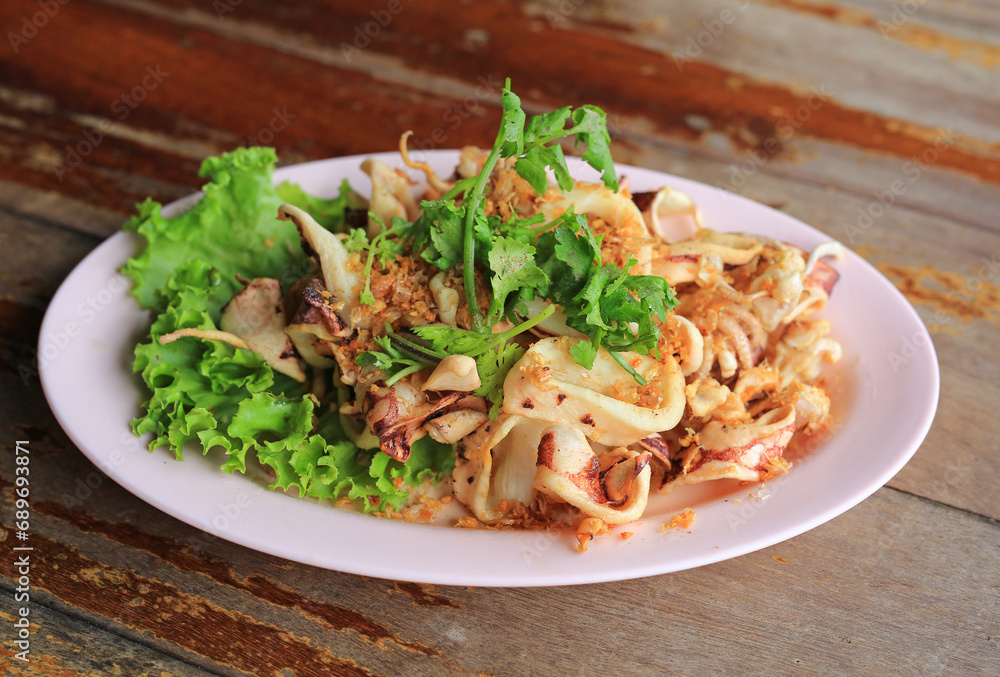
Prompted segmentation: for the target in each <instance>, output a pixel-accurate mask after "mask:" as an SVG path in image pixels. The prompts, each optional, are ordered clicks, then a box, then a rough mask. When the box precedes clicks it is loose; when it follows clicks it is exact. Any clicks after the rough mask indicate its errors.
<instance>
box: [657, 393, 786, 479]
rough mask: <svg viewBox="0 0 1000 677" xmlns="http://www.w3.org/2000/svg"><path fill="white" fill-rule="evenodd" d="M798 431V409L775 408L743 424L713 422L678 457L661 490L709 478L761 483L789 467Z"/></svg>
mask: <svg viewBox="0 0 1000 677" xmlns="http://www.w3.org/2000/svg"><path fill="white" fill-rule="evenodd" d="M794 433H795V408H794V407H792V406H791V405H786V406H783V407H779V408H777V409H772V410H770V411H768V412H766V413H764V414H762V415H761V416H760V417H759V418H757V420H755V421H752V422H750V423H745V424H743V425H736V426H732V425H727V424H725V423H723V422H721V421H711V422H709V423H708V424H707V425H705V427H704V428H702V429H701V431H700V432H699V433H698V438H697V443H695V444H692V445H691V446H689V447H688V448H687V449H684V450H682V451H681V453H680V454H679V455H678V456H677V457H676V458H675V459H674V461H673V463H672V464H671V468H670V470H669V471H668V472H667V476H666V481H665V482H664V484H663V486H661V487H660V492H661V493H667V492H669V491H672V490H673V489H675V488H676V487H679V486H683V485H686V484H697V483H699V482H705V481H707V480H717V479H724V478H729V479H737V480H743V481H747V482H758V481H761V480H764V479H767V478H768V477H769V476H771V475H774V474H780V473H781V472H784V471H785V470H787V469H788V467H789V463H788V462H787V461H785V460H784V459H783V458H781V455H782V454H783V453H784V451H785V448H786V447H787V446H788V443H789V442H790V441H791V439H792V435H793V434H794Z"/></svg>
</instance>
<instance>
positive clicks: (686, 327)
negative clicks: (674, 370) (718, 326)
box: [661, 313, 705, 376]
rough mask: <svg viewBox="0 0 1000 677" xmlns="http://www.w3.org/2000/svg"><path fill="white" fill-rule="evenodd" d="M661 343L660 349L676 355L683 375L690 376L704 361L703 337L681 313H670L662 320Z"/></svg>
mask: <svg viewBox="0 0 1000 677" xmlns="http://www.w3.org/2000/svg"><path fill="white" fill-rule="evenodd" d="M662 338H663V344H661V349H664V352H667V353H669V354H672V355H676V356H677V358H678V360H679V362H680V367H681V373H682V374H684V376H690V375H691V374H693V373H695V372H696V371H698V370H699V369H701V365H702V363H703V362H704V361H705V337H704V336H702V335H701V330H700V329H698V327H696V326H695V325H694V323H693V322H691V320H689V319H687V318H686V317H684V316H683V315H678V314H677V313H671V314H669V315H667V318H666V320H664V322H663V331H662Z"/></svg>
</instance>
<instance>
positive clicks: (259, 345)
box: [219, 278, 306, 383]
mask: <svg viewBox="0 0 1000 677" xmlns="http://www.w3.org/2000/svg"><path fill="white" fill-rule="evenodd" d="M219 328H220V329H222V331H225V332H229V333H231V334H235V335H236V336H239V337H240V338H241V339H243V340H244V341H245V342H246V344H247V347H248V348H249V349H250V350H252V351H254V352H255V353H257V354H258V355H260V356H261V357H263V358H264V360H265V361H266V362H267V363H268V364H269V365H271V367H272V368H273V369H274V370H275V371H277V372H281V373H282V374H286V375H288V376H291V377H292V378H294V379H295V380H296V381H299V382H300V383H305V380H306V373H305V371H304V370H303V369H302V361H301V360H300V359H299V356H298V354H297V352H296V350H295V345H294V344H293V343H292V340H291V339H290V338H289V337H288V334H286V333H285V295H284V294H283V293H282V291H281V283H280V282H278V281H277V280H274V279H271V278H257V279H254V280H251V281H250V283H249V284H247V286H246V287H244V288H243V289H242V290H241V291H239V292H237V293H236V295H235V296H233V298H232V299H230V301H229V303H227V304H226V305H225V307H224V308H223V309H222V320H221V322H220V324H219Z"/></svg>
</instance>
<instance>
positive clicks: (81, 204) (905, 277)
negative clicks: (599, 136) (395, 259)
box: [0, 0, 1000, 675]
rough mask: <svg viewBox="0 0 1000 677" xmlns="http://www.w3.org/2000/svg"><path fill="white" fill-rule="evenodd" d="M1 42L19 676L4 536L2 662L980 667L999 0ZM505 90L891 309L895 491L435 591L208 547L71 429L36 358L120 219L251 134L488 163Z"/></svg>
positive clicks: (304, 14) (513, 9)
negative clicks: (825, 256)
mask: <svg viewBox="0 0 1000 677" xmlns="http://www.w3.org/2000/svg"><path fill="white" fill-rule="evenodd" d="M0 26H2V27H3V35H5V36H6V37H5V38H4V40H3V43H4V44H3V45H2V46H0V263H2V267H0V280H2V293H0V322H2V327H3V329H2V336H0V356H2V362H0V383H2V386H0V430H2V435H0V444H2V446H3V449H4V451H5V453H4V454H3V456H2V459H0V487H2V490H3V498H4V507H3V523H4V525H5V526H9V525H11V524H12V522H13V516H14V511H15V506H14V501H15V498H16V497H15V495H14V488H15V487H14V481H15V454H14V451H15V449H14V444H15V440H30V442H31V454H32V465H31V477H32V482H33V483H32V493H31V510H32V522H31V525H32V527H31V529H32V531H31V536H30V538H31V544H32V546H33V547H34V548H35V549H34V551H33V556H32V568H31V586H32V598H31V605H32V606H31V611H30V620H31V623H32V626H31V633H32V634H31V641H32V643H31V654H30V657H31V662H30V663H29V664H25V663H23V662H21V661H18V660H14V659H13V655H14V653H15V651H16V650H17V648H16V646H15V645H14V643H13V640H14V638H15V634H16V628H15V627H14V622H15V620H16V618H17V613H18V612H17V609H18V608H19V606H20V605H19V604H18V603H16V602H15V601H14V595H15V593H16V587H17V586H18V582H17V579H18V574H17V572H16V571H15V567H14V566H13V564H14V562H15V559H16V558H15V551H14V550H13V548H14V547H16V545H17V542H16V541H15V540H14V538H13V537H12V532H11V531H5V536H4V538H3V540H2V541H0V560H2V565H0V572H2V576H0V587H2V589H3V590H2V600H3V602H2V605H0V611H2V613H0V617H2V619H3V620H2V622H0V626H2V627H3V630H0V637H2V638H3V644H2V649H0V652H2V658H0V663H4V665H0V674H2V675H6V674H9V675H57V674H58V675H66V674H74V675H76V674H78V675H139V674H142V675H202V674H219V675H243V674H256V675H293V674H294V675H372V674H378V675H381V674H392V675H452V674H456V675H457V674H480V673H482V674H489V675H529V674H531V675H535V674H559V675H576V674H581V675H582V674H614V675H617V674H659V673H667V672H669V673H673V672H678V673H683V674H697V675H701V674H709V673H712V674H715V673H720V674H724V673H743V672H766V673H777V674H836V673H845V672H846V673H853V674H973V673H983V674H998V673H1000V651H998V642H1000V627H998V617H1000V603H998V586H1000V565H998V561H1000V560H998V555H1000V548H998V545H1000V526H998V524H997V521H996V520H997V519H1000V491H998V482H997V477H998V471H1000V416H998V415H997V412H996V409H997V405H998V404H1000V369H998V361H997V359H996V353H995V342H996V338H997V335H998V326H997V325H998V323H1000V293H998V287H997V276H998V273H1000V267H998V261H997V256H998V253H1000V225H998V224H1000V222H998V219H997V215H998V213H1000V114H998V110H1000V38H998V35H1000V11H998V9H997V5H996V3H995V2H991V1H990V0H966V1H964V2H958V1H954V0H942V1H940V2H925V1H924V0H909V1H908V2H899V3H896V4H895V5H892V4H890V3H886V2H871V1H865V0H847V1H841V2H813V1H812V0H764V1H758V2H752V3H751V2H743V1H739V2H723V1H720V0H706V1H703V2H652V1H650V2H640V1H638V0H632V1H629V2H620V3H615V2H598V1H596V0H594V1H588V0H560V1H555V0H553V1H551V2H512V1H503V0H480V1H479V2H475V3H473V2H471V1H465V2H443V1H436V0H422V1H420V2H411V1H410V0H385V1H375V2H362V1H361V0H354V1H341V2H321V1H319V0H306V1H302V2H298V3H294V4H290V3H275V2H267V1H266V0H242V1H241V0H216V1H215V2H212V3H210V2H208V1H207V0H204V1H203V2H193V1H192V0H102V1H90V0H72V2H65V1H64V0H43V1H41V2H38V1H36V0H5V1H4V2H3V3H0ZM505 77H511V78H513V81H514V83H515V87H516V91H518V92H519V93H521V95H522V97H523V98H524V101H525V105H526V106H527V107H528V108H529V109H530V110H531V111H536V112H537V111H540V110H544V109H548V108H551V107H554V106H557V105H563V104H565V103H573V104H580V103H594V104H597V105H599V106H601V107H603V108H604V109H605V110H606V111H608V114H609V119H610V122H611V130H612V134H613V137H614V148H613V150H614V154H615V156H616V159H617V160H618V161H620V162H627V163H632V164H636V165H641V166H644V167H650V168H654V169H659V170H664V171H668V172H672V173H676V174H681V175H685V176H689V177H691V178H693V179H697V180H701V181H704V182H706V183H710V184H715V185H720V186H722V187H725V188H727V189H729V190H733V191H735V192H738V193H740V194H743V195H746V196H749V197H751V198H753V199H755V200H758V201H761V202H764V203H766V204H769V205H771V206H773V207H775V208H777V209H780V210H782V211H784V212H787V213H788V214H791V215H793V216H795V217H798V218H800V219H802V220H803V221H806V222H808V223H811V224H814V225H816V226H817V227H819V228H821V229H823V230H824V231H826V232H827V233H829V234H830V235H831V236H833V237H835V238H838V239H840V240H841V241H843V242H844V243H845V244H847V245H849V246H851V247H853V248H854V249H855V250H856V251H858V252H859V253H861V254H862V255H863V256H865V257H866V258H867V259H868V260H870V261H871V262H873V263H875V264H876V265H878V266H880V267H881V268H882V270H883V271H884V272H886V273H887V275H889V277H890V278H891V279H893V280H894V281H895V282H896V283H897V284H898V285H899V286H900V287H901V288H902V289H903V290H904V291H905V292H906V294H907V295H908V296H909V298H910V299H911V300H912V301H913V303H914V304H915V305H916V308H917V310H918V311H919V312H920V314H921V316H922V317H923V318H924V320H925V321H926V322H927V324H928V326H929V328H930V330H931V332H932V336H933V338H934V341H935V344H936V347H937V351H938V355H939V358H940V363H941V370H942V391H941V404H940V408H939V411H938V415H937V419H936V421H935V423H934V426H933V428H932V429H931V432H930V434H929V436H928V437H927V440H926V442H925V443H924V444H923V446H922V447H921V448H920V450H919V451H918V452H917V454H916V456H915V457H914V458H913V460H912V461H911V462H910V463H909V465H907V466H906V467H905V468H904V469H903V471H902V472H900V473H899V475H898V476H897V477H895V478H894V479H893V480H892V481H891V482H890V483H889V484H888V486H886V487H885V488H883V489H881V490H879V491H878V492H876V494H875V495H874V496H872V497H871V498H869V499H868V500H866V501H864V502H863V503H862V504H860V505H859V506H857V507H856V508H854V509H852V510H850V511H849V512H848V513H846V514H845V515H843V516H841V517H839V518H837V519H835V520H833V521H832V522H829V523H828V524H825V525H823V526H821V527H819V528H817V529H814V530H813V531H810V532H808V533H806V534H804V535H802V536H799V537H797V538H794V539H792V540H789V541H786V542H784V543H781V544H779V545H775V546H773V547H771V548H768V549H766V550H763V551H760V552H757V553H754V554H750V555H746V556H744V557H740V558H738V559H734V560H730V561H726V562H722V563H719V564H715V565H712V566H707V567H703V568H700V569H696V570H691V571H685V572H681V573H676V574H670V575H664V576H657V577H653V578H647V579H641V580H635V581H626V582H620V583H607V584H601V585H590V586H582V587H566V588H540V589H470V588H445V587H438V588H431V587H429V586H424V585H416V584H409V583H394V582H392V581H385V580H377V579H369V578H364V577H359V576H353V575H348V574H340V573H336V572H331V571H325V570H320V569H315V568H312V567H309V566H305V565H300V564H295V563H291V562H288V561H284V560H282V559H280V558H276V557H272V556H268V555H263V554H260V553H258V552H254V551H251V550H247V549H245V548H242V547H239V546H236V545H232V544H229V543H227V542H225V541H222V540H218V539H215V538H213V537H210V536H208V535H206V534H205V533H202V532H200V531H199V530H197V529H195V528H193V527H191V526H188V525H186V524H183V523H181V522H178V521H176V520H174V519H173V518H171V517H168V516H167V515H165V514H163V513H161V512H159V511H157V510H155V509H154V508H152V507H150V506H148V505H146V504H144V503H143V502H142V501H140V500H139V499H137V498H135V497H134V496H132V495H131V494H129V493H128V492H126V491H125V490H123V489H122V488H120V487H119V486H117V485H116V484H115V483H114V482H112V481H110V480H108V479H107V478H105V477H103V476H102V475H101V474H100V473H98V472H97V471H96V468H95V467H94V466H93V465H91V463H90V462H89V461H88V460H87V459H86V458H85V457H84V456H83V455H82V454H81V453H80V452H79V451H78V450H77V449H76V448H75V447H74V446H73V444H72V443H71V442H70V441H69V440H68V439H67V437H66V436H65V435H64V434H63V432H62V431H61V430H60V428H59V426H58V425H57V424H56V422H55V420H54V418H53V416H52V414H51V412H50V410H49V408H48V406H47V404H46V401H45V399H44V397H43V395H42V391H41V388H40V386H39V382H38V379H37V378H36V377H35V376H34V375H33V374H32V372H31V369H32V367H31V365H32V360H33V358H34V356H35V355H34V347H35V343H36V339H37V336H38V329H39V323H40V321H41V318H42V314H43V312H44V310H45V308H46V305H47V303H48V301H49V299H50V298H51V296H52V294H53V293H54V292H55V290H56V288H57V287H58V286H59V284H60V282H61V281H62V280H63V278H64V277H65V276H66V275H67V273H69V271H70V270H71V269H72V268H73V266H74V265H76V263H77V262H78V261H80V259H81V258H83V257H84V256H85V255H86V254H87V253H88V252H89V251H90V250H92V249H93V248H94V247H95V246H97V245H98V244H99V243H100V242H101V241H102V240H103V239H104V238H106V237H107V236H109V235H111V234H112V233H114V232H115V231H117V230H118V229H119V227H120V226H121V223H122V221H123V219H124V218H125V217H126V215H128V214H129V213H130V210H131V208H132V205H133V204H134V203H135V202H137V201H139V200H141V199H142V198H144V197H146V196H147V195H153V196H154V197H155V198H156V199H159V200H161V201H169V200H172V199H175V198H177V197H180V196H182V195H185V194H187V193H189V192H191V191H192V190H193V189H195V188H197V187H198V185H199V183H200V182H199V179H198V178H197V169H198V166H199V163H200V161H201V160H202V158H204V157H205V156H207V155H212V154H217V153H219V152H221V151H224V150H228V149H231V148H234V147H236V146H238V145H240V144H244V143H248V142H249V143H255V142H257V143H267V144H271V145H274V146H275V147H276V148H277V149H278V153H279V156H280V157H281V158H282V161H283V162H284V163H295V162H300V161H304V160H311V159H316V158H326V157H332V156H339V155H347V154H355V153H365V152H372V151H383V150H391V149H393V148H394V147H395V145H396V142H397V139H398V136H399V133H400V131H401V130H405V129H414V130H416V134H417V137H416V138H418V139H422V140H423V142H424V144H425V145H426V146H428V147H429V146H436V147H458V146H461V145H463V144H467V143H478V144H487V143H489V142H490V141H491V140H492V138H493V134H494V133H495V132H494V130H495V128H496V127H495V126H496V124H497V120H498V85H499V83H500V82H501V81H502V79H503V78H505ZM95 130H96V131H95ZM68 149H70V150H68ZM81 387H86V384H81ZM892 424H893V418H892V413H891V412H887V415H886V425H892ZM8 661H10V662H9V663H8Z"/></svg>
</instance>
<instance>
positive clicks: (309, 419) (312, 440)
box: [122, 148, 454, 510]
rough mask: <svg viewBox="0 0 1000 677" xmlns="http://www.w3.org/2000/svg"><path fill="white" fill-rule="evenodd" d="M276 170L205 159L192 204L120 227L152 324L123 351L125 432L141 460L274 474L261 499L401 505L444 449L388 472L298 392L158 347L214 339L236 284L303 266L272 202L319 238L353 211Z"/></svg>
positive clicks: (262, 152) (216, 355)
mask: <svg viewBox="0 0 1000 677" xmlns="http://www.w3.org/2000/svg"><path fill="white" fill-rule="evenodd" d="M276 161H277V157H276V155H275V152H274V150H273V149H271V148H241V149H239V150H236V151H233V152H231V153H226V154H224V155H222V156H221V157H214V158H209V159H207V160H205V162H204V163H203V164H202V167H201V172H200V175H201V176H202V177H204V178H206V179H208V183H207V184H206V185H205V187H204V196H203V197H202V199H201V200H200V201H199V202H198V203H197V204H196V205H195V206H193V207H192V208H191V209H189V210H188V211H186V212H184V213H182V214H180V215H178V216H174V217H165V216H163V214H162V211H161V205H160V204H159V203H157V202H154V201H153V200H146V201H145V202H143V203H142V204H140V205H139V206H138V213H137V214H136V215H135V216H134V217H132V218H131V219H130V220H129V221H128V222H127V223H126V224H125V227H124V229H125V230H126V231H131V232H135V233H137V234H139V235H140V236H141V237H142V239H143V240H144V244H143V246H142V247H141V250H140V251H139V253H138V254H137V255H136V256H135V257H133V258H131V259H129V260H128V261H127V262H126V264H125V265H124V267H123V268H122V272H123V273H124V274H125V275H126V276H128V277H129V278H130V279H131V280H132V283H133V286H132V294H133V296H135V298H136V300H137V301H138V302H139V304H140V305H141V306H142V307H143V308H144V309H147V310H149V311H150V312H151V314H152V316H153V321H152V324H151V327H150V333H149V337H148V340H146V341H143V342H141V343H140V344H139V345H138V346H136V349H135V361H134V364H133V370H134V371H135V372H136V373H138V374H140V375H141V377H142V379H143V381H144V382H145V384H146V386H147V388H148V389H149V393H150V394H149V398H148V399H147V400H146V401H145V402H144V403H143V405H142V413H141V414H140V415H139V416H138V417H137V418H136V419H135V420H133V421H132V430H133V432H135V434H137V435H141V434H143V433H150V434H151V435H152V441H151V442H150V445H149V448H150V451H153V450H155V449H157V448H160V447H167V448H169V449H170V450H171V451H172V452H173V453H174V455H175V456H176V457H177V459H181V458H182V454H183V450H184V449H185V447H187V448H188V449H191V448H194V449H198V450H200V451H201V452H203V453H207V452H208V451H209V450H210V449H213V448H221V449H222V450H223V451H224V452H225V455H226V460H225V462H224V463H223V465H222V469H223V470H224V471H226V472H230V473H232V472H240V473H244V472H246V471H247V467H248V464H249V463H250V462H251V461H252V460H254V459H256V461H257V462H259V463H260V464H261V465H262V466H264V467H265V468H267V469H270V471H271V472H272V473H273V474H274V477H275V479H274V482H273V484H272V485H271V486H272V488H278V489H284V490H289V489H293V488H294V489H295V490H297V491H298V492H299V494H300V495H303V496H311V497H315V498H320V499H335V498H338V497H341V496H346V497H348V498H350V499H355V500H357V501H359V502H361V503H363V505H364V507H365V509H366V510H376V509H382V508H384V507H385V506H386V505H392V506H398V505H400V504H402V503H403V502H404V501H405V500H406V499H407V498H408V492H407V490H406V485H408V486H411V487H413V486H417V485H419V484H420V483H421V482H422V481H424V480H428V479H429V480H436V479H437V478H438V477H440V476H441V475H443V474H446V473H450V472H451V469H452V467H453V465H454V452H453V449H452V447H450V446H448V445H442V444H439V443H437V442H435V441H433V440H432V439H430V438H429V437H426V438H424V439H421V440H419V441H418V442H416V443H415V444H414V446H413V451H412V455H411V457H410V458H409V460H408V461H407V462H406V463H405V464H403V463H399V462H397V461H394V460H392V459H390V458H389V457H388V456H386V455H385V454H384V453H382V452H378V451H375V450H365V449H360V448H359V447H357V446H356V445H355V444H354V443H353V442H351V441H350V439H349V438H348V436H347V435H346V434H345V433H344V431H343V429H342V428H341V426H340V422H339V416H338V415H337V413H336V408H335V407H334V408H333V409H332V411H331V410H329V407H327V408H326V409H327V410H325V411H321V410H320V409H321V408H320V407H319V406H318V404H317V402H316V401H315V400H314V399H313V398H311V397H310V396H309V395H308V394H305V393H303V391H302V389H301V386H300V385H299V384H298V383H297V382H295V381H294V380H292V379H290V378H289V377H287V376H285V375H283V374H280V373H276V372H275V371H274V370H273V369H272V368H271V367H270V366H269V365H268V364H267V363H266V362H265V361H264V360H263V358H261V357H260V356H259V355H257V354H256V353H253V352H252V351H249V350H245V349H240V348H235V347H233V346H231V345H229V344H227V343H223V342H219V341H208V340H202V339H198V338H183V339H180V340H177V341H173V342H170V343H167V344H166V345H161V344H160V342H159V338H160V337H161V336H163V335H165V334H169V333H171V332H174V331H176V330H178V329H185V328H196V329H205V330H216V329H219V322H220V319H221V313H222V307H223V306H224V305H225V304H226V303H227V302H228V301H229V299H230V298H232V296H233V294H235V293H236V292H237V291H239V290H240V289H241V288H242V284H241V283H240V281H239V278H243V279H252V278H255V277H271V278H276V279H278V280H280V281H281V282H282V283H284V284H285V285H288V284H290V283H291V282H294V281H295V280H298V279H300V278H302V277H303V276H304V275H305V274H306V272H307V271H308V268H309V261H308V258H307V257H306V255H305V254H304V253H303V251H302V248H301V246H300V244H299V235H298V232H297V231H296V229H295V226H294V225H293V224H291V223H290V222H288V221H279V220H278V219H277V218H276V215H277V213H278V207H279V205H281V204H282V203H283V202H289V203H291V204H294V205H296V206H298V207H301V208H303V209H306V210H309V211H311V212H313V213H316V214H318V215H320V217H321V221H322V223H323V224H324V226H326V227H328V228H331V229H339V228H341V227H342V226H343V224H344V222H345V218H346V216H345V212H346V210H347V209H348V208H351V207H352V206H353V204H355V203H356V194H355V193H354V192H353V191H352V190H351V189H350V186H348V185H346V183H345V184H343V185H342V186H341V190H340V195H338V196H337V197H335V198H331V199H326V198H319V197H316V196H312V195H309V194H307V193H305V191H303V190H302V189H301V188H300V187H299V186H297V185H295V184H290V183H287V182H286V183H283V184H281V185H280V186H278V187H275V185H274V182H273V177H272V174H273V172H274V167H275V164H276ZM314 422H315V423H314Z"/></svg>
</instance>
